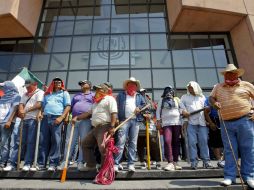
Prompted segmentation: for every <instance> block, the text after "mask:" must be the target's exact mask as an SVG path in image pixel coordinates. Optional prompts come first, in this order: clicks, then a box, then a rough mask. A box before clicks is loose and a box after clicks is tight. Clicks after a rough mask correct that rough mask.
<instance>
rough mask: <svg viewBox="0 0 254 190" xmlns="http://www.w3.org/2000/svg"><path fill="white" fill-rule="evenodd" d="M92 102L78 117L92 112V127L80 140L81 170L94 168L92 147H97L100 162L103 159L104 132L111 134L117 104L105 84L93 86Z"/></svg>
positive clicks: (84, 116)
mask: <svg viewBox="0 0 254 190" xmlns="http://www.w3.org/2000/svg"><path fill="white" fill-rule="evenodd" d="M94 90H96V92H95V96H94V104H93V106H92V109H91V110H90V111H89V112H86V113H83V114H81V115H80V116H79V117H80V119H82V118H87V117H89V116H90V115H91V114H92V117H91V122H92V126H93V129H92V130H91V131H90V132H89V133H88V134H87V136H86V137H85V139H83V141H82V149H83V156H84V158H85V161H86V167H84V168H83V169H81V170H82V171H89V170H96V158H95V154H94V149H95V147H96V146H98V147H99V152H100V154H101V163H103V162H104V159H105V147H104V146H103V145H102V142H103V138H104V135H105V133H107V132H108V133H109V134H110V135H113V133H114V127H115V123H116V116H117V104H116V100H115V98H114V97H113V96H112V95H109V88H108V86H107V85H105V84H100V85H97V86H94Z"/></svg>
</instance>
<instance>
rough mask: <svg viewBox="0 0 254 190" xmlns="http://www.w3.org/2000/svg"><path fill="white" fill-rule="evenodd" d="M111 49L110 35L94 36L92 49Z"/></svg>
mask: <svg viewBox="0 0 254 190" xmlns="http://www.w3.org/2000/svg"><path fill="white" fill-rule="evenodd" d="M108 49H109V36H108V35H103V36H93V38H92V51H107V50H108Z"/></svg>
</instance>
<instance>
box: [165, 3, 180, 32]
mask: <svg viewBox="0 0 254 190" xmlns="http://www.w3.org/2000/svg"><path fill="white" fill-rule="evenodd" d="M167 10H168V16H169V25H170V28H173V25H174V23H175V22H176V20H177V18H178V16H179V14H180V12H181V10H182V3H181V1H179V0H167Z"/></svg>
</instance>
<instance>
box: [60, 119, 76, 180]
mask: <svg viewBox="0 0 254 190" xmlns="http://www.w3.org/2000/svg"><path fill="white" fill-rule="evenodd" d="M74 127H75V125H74V124H72V125H71V135H70V139H69V144H68V149H67V155H66V159H65V164H64V169H63V171H62V175H61V183H63V182H65V180H66V174H67V167H68V162H69V154H70V149H71V143H72V137H73V131H74Z"/></svg>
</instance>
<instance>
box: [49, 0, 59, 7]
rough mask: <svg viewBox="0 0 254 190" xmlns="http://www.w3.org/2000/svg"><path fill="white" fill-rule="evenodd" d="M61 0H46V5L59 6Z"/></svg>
mask: <svg viewBox="0 0 254 190" xmlns="http://www.w3.org/2000/svg"><path fill="white" fill-rule="evenodd" d="M60 2H61V0H47V2H46V7H60Z"/></svg>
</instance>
